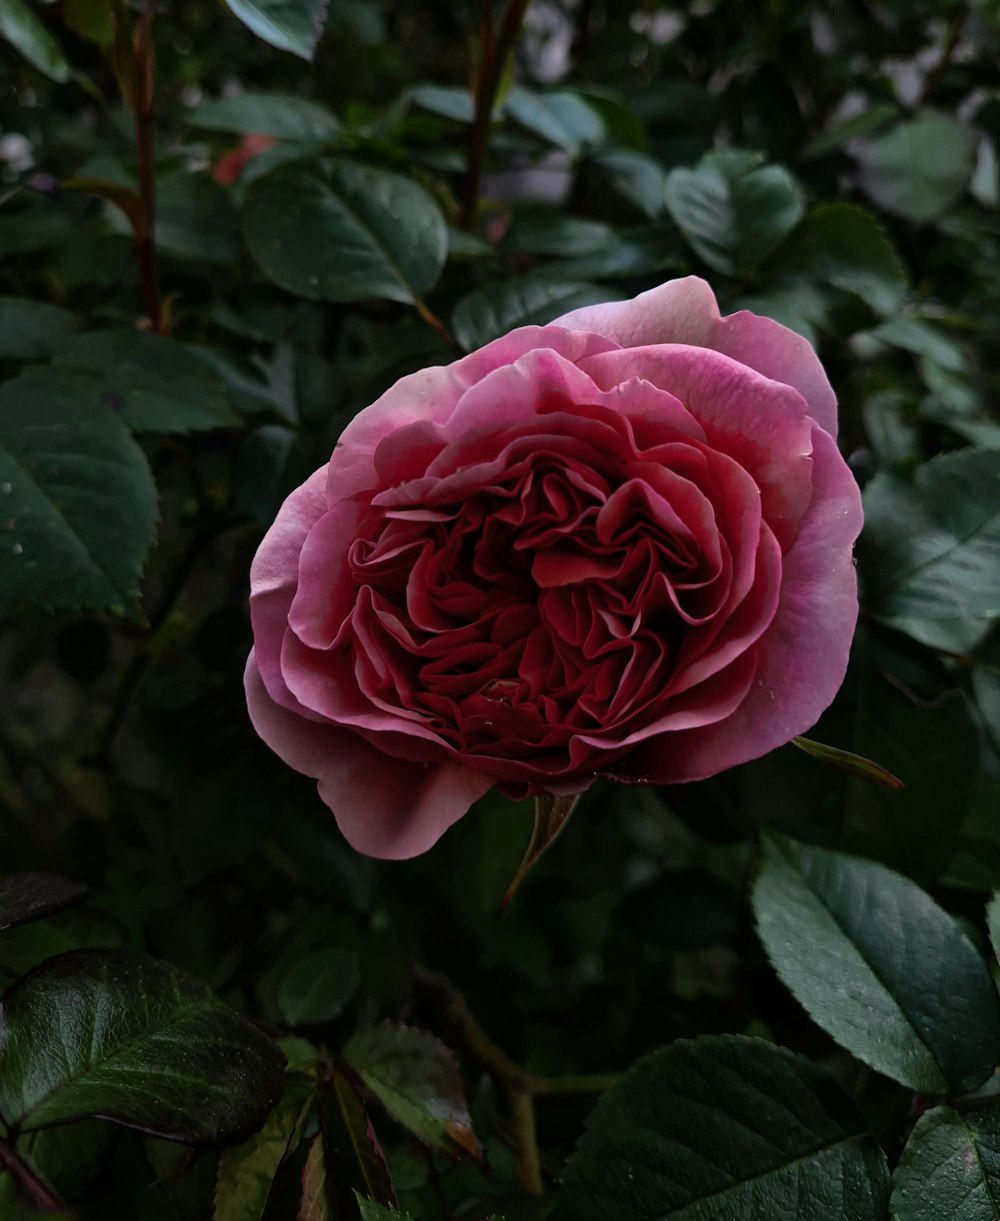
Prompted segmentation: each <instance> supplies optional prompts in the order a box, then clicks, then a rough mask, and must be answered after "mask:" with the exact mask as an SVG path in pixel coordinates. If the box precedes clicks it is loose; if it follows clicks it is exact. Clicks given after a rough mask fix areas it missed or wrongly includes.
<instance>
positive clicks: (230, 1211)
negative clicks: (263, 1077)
mask: <svg viewBox="0 0 1000 1221" xmlns="http://www.w3.org/2000/svg"><path fill="white" fill-rule="evenodd" d="M315 1092H316V1083H315V1082H314V1081H311V1080H309V1078H308V1077H305V1076H303V1075H302V1074H301V1073H286V1074H285V1083H284V1090H283V1092H282V1096H281V1101H280V1102H279V1103H278V1105H277V1106H276V1107H275V1108H274V1110H273V1111H272V1112H271V1113H270V1115H268V1117H267V1121H266V1122H265V1124H264V1126H263V1128H261V1130H260V1131H259V1132H257V1133H256V1134H255V1135H254V1136H251V1137H250V1139H249V1140H248V1141H245V1142H244V1143H243V1144H242V1145H237V1146H235V1147H234V1148H232V1149H226V1150H225V1152H224V1153H223V1154H222V1156H221V1157H220V1158H219V1172H218V1176H217V1178H216V1181H215V1209H214V1211H213V1213H212V1221H260V1219H261V1218H262V1217H263V1215H264V1210H265V1208H266V1207H267V1202H268V1198H269V1196H270V1194H271V1185H272V1184H273V1182H274V1176H275V1175H276V1174H277V1173H278V1169H279V1167H280V1166H281V1165H282V1163H283V1162H284V1161H285V1160H286V1159H287V1158H288V1157H289V1156H290V1155H291V1154H292V1153H293V1152H294V1151H295V1148H296V1146H297V1145H298V1143H299V1141H300V1139H301V1138H302V1130H303V1127H304V1124H305V1120H306V1116H307V1113H308V1110H309V1107H310V1104H311V1102H312V1100H313V1097H314V1095H315Z"/></svg>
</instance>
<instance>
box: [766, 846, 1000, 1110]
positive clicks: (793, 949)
mask: <svg viewBox="0 0 1000 1221" xmlns="http://www.w3.org/2000/svg"><path fill="white" fill-rule="evenodd" d="M753 907H754V914H755V916H756V919H757V931H758V933H759V934H760V939H761V941H762V942H763V944H764V949H765V950H766V951H767V954H768V957H769V958H770V960H771V963H772V965H773V966H774V968H775V970H776V971H777V972H778V974H779V975H780V977H781V979H782V981H783V982H784V984H785V985H786V986H787V987H788V988H789V989H790V990H791V992H792V993H793V994H794V995H795V997H796V999H797V1000H798V1001H799V1002H800V1003H801V1004H802V1005H803V1006H804V1008H805V1009H806V1010H807V1011H808V1013H809V1015H810V1017H812V1019H813V1020H814V1021H815V1022H816V1023H817V1025H819V1026H821V1027H822V1028H823V1029H824V1030H825V1031H826V1032H827V1033H828V1034H829V1035H831V1036H832V1037H833V1038H834V1039H836V1040H837V1042H838V1043H840V1044H841V1046H843V1047H845V1048H847V1050H848V1051H850V1052H851V1053H852V1055H855V1056H857V1057H858V1059H859V1060H863V1061H864V1062H865V1063H866V1064H869V1065H871V1067H872V1068H874V1069H876V1070H877V1071H878V1072H880V1073H884V1074H885V1075H886V1076H888V1077H892V1078H894V1079H895V1080H896V1081H899V1082H900V1083H901V1084H902V1085H905V1086H908V1087H909V1088H910V1089H913V1090H919V1091H921V1092H923V1093H928V1094H941V1093H945V1092H946V1091H947V1090H949V1088H951V1089H955V1090H958V1091H968V1090H971V1089H974V1088H976V1087H977V1086H979V1085H981V1084H982V1083H983V1081H985V1080H986V1078H987V1077H988V1076H989V1075H990V1074H991V1073H992V1072H993V1069H994V1066H995V1064H996V1062H997V1059H998V1058H1000V1010H998V1006H997V998H996V992H995V989H994V987H993V983H992V981H991V979H990V976H989V972H988V971H987V970H986V964H985V963H984V962H983V960H982V959H981V958H980V956H979V954H978V953H977V952H976V950H975V948H974V947H973V945H972V943H971V942H970V941H969V940H968V939H967V938H966V936H965V934H964V933H963V932H962V931H961V929H960V928H959V927H958V925H957V924H956V923H955V922H954V920H952V918H951V917H950V916H949V915H948V914H947V913H946V912H944V911H942V910H941V908H939V907H938V906H937V904H936V903H935V902H934V900H933V899H931V898H930V896H929V895H927V894H925V893H924V892H923V891H922V890H920V888H919V887H917V886H915V885H914V884H913V883H912V882H911V881H909V879H908V878H904V877H902V876H901V875H900V874H897V873H893V872H892V871H891V870H889V869H886V868H885V867H884V866H882V865H877V864H875V863H874V862H873V861H866V860H862V859H861V858H859V857H852V856H847V855H846V854H844V853H842V852H831V851H830V850H828V849H825V848H815V847H807V846H805V845H803V844H796V843H794V842H793V841H792V840H787V839H784V838H777V837H775V838H767V839H766V840H765V841H764V848H763V861H762V864H761V869H760V873H759V875H758V877H757V881H756V883H755V885H754V891H753Z"/></svg>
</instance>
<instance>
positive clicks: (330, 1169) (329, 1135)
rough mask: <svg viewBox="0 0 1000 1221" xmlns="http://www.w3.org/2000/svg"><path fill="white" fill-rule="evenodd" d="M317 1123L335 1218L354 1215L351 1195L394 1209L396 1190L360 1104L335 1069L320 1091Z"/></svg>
mask: <svg viewBox="0 0 1000 1221" xmlns="http://www.w3.org/2000/svg"><path fill="white" fill-rule="evenodd" d="M319 1120H320V1131H321V1133H322V1136H323V1153H324V1159H325V1162H326V1181H327V1184H328V1185H329V1191H330V1194H331V1195H332V1197H333V1199H334V1202H335V1205H336V1208H335V1215H338V1214H339V1216H340V1217H342V1218H353V1217H354V1216H355V1215H356V1212H357V1206H356V1204H355V1192H358V1193H361V1194H363V1195H365V1196H367V1197H369V1198H370V1199H372V1200H375V1201H377V1202H378V1203H379V1204H385V1205H393V1206H395V1204H396V1190H395V1188H394V1187H393V1185H392V1179H391V1178H390V1177H389V1169H388V1167H387V1166H386V1164H385V1158H384V1156H383V1154H382V1149H381V1146H380V1145H379V1143H378V1140H377V1138H376V1136H375V1133H374V1131H373V1130H372V1126H371V1124H370V1123H369V1122H368V1114H367V1112H366V1111H365V1105H364V1102H363V1101H362V1099H361V1095H360V1094H359V1093H358V1091H357V1090H356V1089H355V1087H354V1085H353V1083H352V1082H351V1081H349V1080H348V1079H347V1077H345V1076H344V1074H343V1072H341V1071H340V1070H339V1069H337V1070H335V1071H334V1074H333V1079H332V1080H331V1081H330V1082H329V1084H328V1085H327V1087H326V1088H325V1089H324V1091H323V1095H322V1101H321V1106H320V1114H319Z"/></svg>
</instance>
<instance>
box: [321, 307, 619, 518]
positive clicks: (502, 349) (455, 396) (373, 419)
mask: <svg viewBox="0 0 1000 1221" xmlns="http://www.w3.org/2000/svg"><path fill="white" fill-rule="evenodd" d="M614 346H615V345H614V343H613V342H612V341H611V340H608V339H605V338H603V337H602V336H600V335H589V334H586V333H583V332H573V331H570V332H567V331H565V330H563V329H561V328H557V327H552V328H550V327H540V326H526V327H521V328H520V329H519V330H516V331H511V333H510V334H509V335H504V336H503V337H502V338H501V339H496V340H494V341H493V343H490V344H487V345H486V347H485V348H480V350H479V351H478V352H473V353H471V354H470V355H469V356H464V357H462V359H461V360H456V361H455V362H454V364H450V365H443V366H439V367H436V368H432V369H421V370H420V372H419V373H411V374H410V375H409V376H408V377H403V378H400V380H399V381H398V382H396V384H395V385H393V386H390V388H389V389H388V390H387V391H386V392H385V394H383V395H382V397H381V398H379V399H376V401H375V402H374V403H372V405H371V406H370V407H367V408H366V409H365V410H364V411H362V412H360V413H359V414H358V415H356V416H355V417H354V419H353V420H352V421H351V422H350V424H348V425H347V427H346V428H345V429H344V431H343V433H342V435H341V438H340V440H339V441H338V442H337V446H336V449H334V451H333V455H332V457H331V458H330V465H329V469H328V482H327V488H328V494H329V498H330V503H331V504H332V503H334V502H335V501H337V500H339V499H341V497H344V496H352V495H353V494H354V493H355V492H359V491H362V490H364V489H366V488H373V487H376V486H377V485H378V476H377V474H376V471H375V460H374V454H375V451H376V449H377V448H378V446H379V445H380V444H381V442H382V441H383V440H384V439H385V438H386V437H388V436H389V435H390V434H391V433H394V432H396V431H397V429H400V428H405V427H406V426H407V425H409V424H417V423H422V424H446V423H447V421H448V419H449V418H450V416H451V414H452V412H453V411H454V409H455V407H456V406H457V404H458V402H459V400H460V399H461V397H462V395H463V393H464V392H465V391H466V390H468V389H469V387H470V386H475V385H476V384H477V383H479V382H481V381H482V379H483V378H484V377H486V376H488V374H489V373H491V372H492V371H493V370H494V369H500V368H503V367H505V366H507V365H510V364H513V363H514V362H515V361H516V360H518V359H519V358H520V357H522V356H524V355H525V354H526V353H528V352H535V351H537V350H539V349H547V350H551V351H553V352H555V353H557V354H558V355H560V356H563V357H565V358H566V360H568V361H570V362H571V363H573V364H575V363H577V362H578V361H579V360H582V359H583V357H584V356H587V355H595V354H596V353H598V352H606V351H609V350H610V349H611V348H613V347H614Z"/></svg>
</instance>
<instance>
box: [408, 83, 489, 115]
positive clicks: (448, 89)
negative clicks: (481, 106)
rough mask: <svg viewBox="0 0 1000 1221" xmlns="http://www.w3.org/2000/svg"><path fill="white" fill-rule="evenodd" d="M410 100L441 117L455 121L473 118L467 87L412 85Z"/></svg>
mask: <svg viewBox="0 0 1000 1221" xmlns="http://www.w3.org/2000/svg"><path fill="white" fill-rule="evenodd" d="M409 97H410V101H411V102H412V103H413V104H414V106H419V107H420V109H421V110H428V111H430V113H431V114H436V115H440V116H441V118H442V119H453V120H454V121H455V122H456V123H471V122H472V120H473V119H474V118H475V102H474V101H473V98H472V94H471V93H470V92H469V90H468V89H461V88H459V87H458V86H455V85H434V84H429V83H428V84H425V85H414V86H413V88H412V89H411V90H410V92H409Z"/></svg>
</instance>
